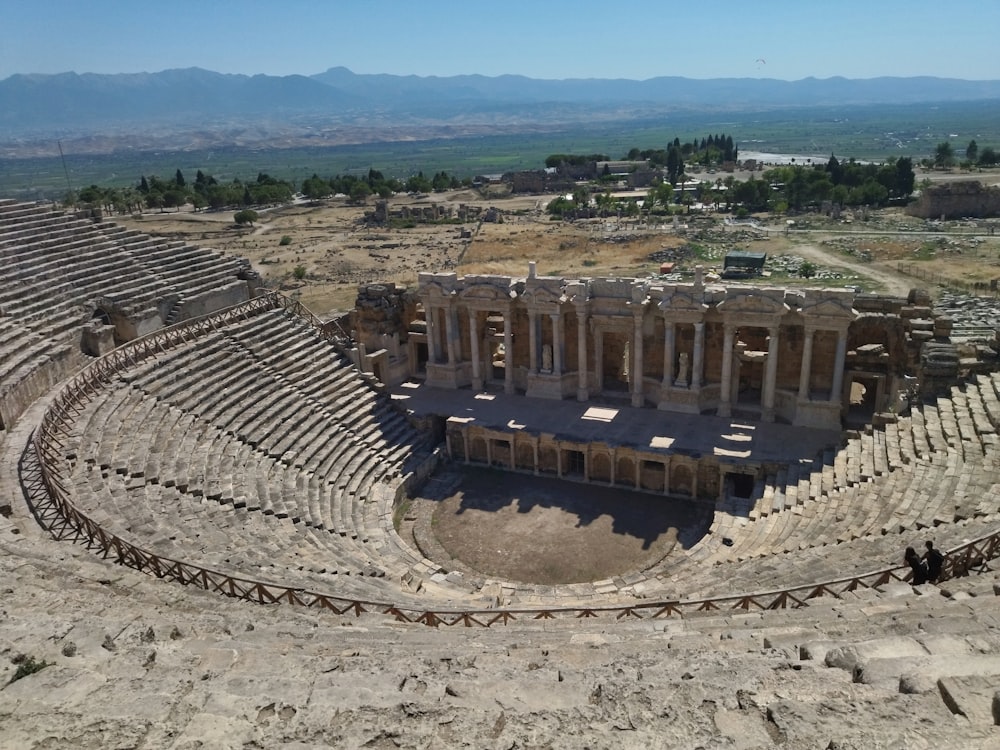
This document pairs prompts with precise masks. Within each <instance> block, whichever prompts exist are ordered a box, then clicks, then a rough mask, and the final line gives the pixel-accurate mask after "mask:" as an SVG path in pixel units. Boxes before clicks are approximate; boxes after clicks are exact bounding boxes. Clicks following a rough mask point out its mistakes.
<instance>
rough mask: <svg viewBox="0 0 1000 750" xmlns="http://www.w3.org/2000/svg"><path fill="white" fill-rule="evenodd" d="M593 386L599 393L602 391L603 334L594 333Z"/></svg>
mask: <svg viewBox="0 0 1000 750" xmlns="http://www.w3.org/2000/svg"><path fill="white" fill-rule="evenodd" d="M594 385H596V386H597V391H598V393H600V392H601V391H602V390H604V332H603V331H601V329H600V328H598V329H597V330H595V331H594Z"/></svg>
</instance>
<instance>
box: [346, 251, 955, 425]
mask: <svg viewBox="0 0 1000 750" xmlns="http://www.w3.org/2000/svg"><path fill="white" fill-rule="evenodd" d="M386 289H387V288H386V287H383V286H379V285H374V286H372V287H369V288H367V289H365V288H363V289H362V291H361V293H360V294H359V302H358V309H357V311H356V313H355V318H354V324H353V325H354V326H355V330H356V337H357V339H358V341H359V342H360V343H361V345H362V347H363V353H362V359H363V360H364V362H365V366H366V368H368V369H369V370H371V371H374V372H375V373H376V374H377V375H378V376H379V377H380V378H381V379H382V380H383V382H386V383H389V384H395V383H398V382H400V381H401V380H403V379H404V378H406V377H417V378H421V379H424V380H425V381H426V383H427V384H428V385H430V386H434V387H437V388H452V389H454V388H465V387H470V388H472V389H473V390H483V389H491V388H492V389H498V390H502V391H503V392H505V393H507V394H515V393H520V394H524V395H526V396H532V397H538V398H549V399H567V398H575V399H576V400H577V401H580V402H586V401H590V400H594V399H596V400H623V401H627V402H628V403H630V404H631V405H632V406H633V407H649V408H657V409H659V410H662V411H670V412H681V413H686V414H716V415H718V416H722V417H728V416H731V415H738V416H740V417H741V418H750V419H757V420H760V421H763V422H774V421H780V422H783V423H787V424H792V425H798V426H803V427H816V428H821V429H840V427H841V420H842V418H843V417H844V416H846V415H847V414H848V412H849V411H850V407H851V394H852V388H853V389H855V391H856V390H857V388H856V386H858V385H860V386H861V387H862V389H863V390H864V391H865V393H866V394H867V396H866V397H865V399H864V401H863V406H864V409H865V411H866V416H867V417H868V418H869V421H870V417H871V416H872V415H873V414H874V413H875V412H877V411H884V410H886V409H892V408H894V407H893V404H894V403H895V402H896V399H897V398H898V394H900V393H905V392H912V391H913V389H914V384H913V381H914V379H919V375H920V372H919V365H920V347H921V345H922V344H924V343H925V342H928V341H932V340H934V341H938V342H941V341H946V339H947V331H948V328H947V321H937V322H936V321H935V320H934V319H933V313H932V311H931V308H930V306H929V302H928V301H927V300H924V299H922V298H919V299H911V300H909V301H907V300H893V299H888V298H880V297H873V296H868V295H857V294H856V293H855V292H853V291H851V290H847V289H802V290H799V289H778V288H767V287H759V286H749V285H722V284H706V283H704V282H703V280H702V276H701V273H700V271H699V272H698V274H697V275H696V277H695V279H694V281H693V282H692V283H686V284H672V283H661V282H653V281H649V280H643V279H582V280H576V279H563V278H560V277H550V276H539V275H537V274H536V273H535V272H534V269H532V271H531V272H529V274H528V275H527V277H523V278H515V277H507V276H464V277H459V276H458V275H457V274H454V273H436V274H430V273H427V274H422V275H421V277H420V284H419V288H418V289H417V290H416V292H415V293H406V292H403V291H399V290H396V289H395V288H392V295H393V297H392V300H390V299H389V298H388V297H386V291H385V290H386ZM418 306H419V310H418ZM375 309H378V310H380V312H379V313H378V314H373V313H372V312H370V311H372V310H375ZM390 310H392V311H393V312H391V313H390V312H389V311H390ZM408 320H409V321H415V322H413V323H409V322H408ZM857 405H858V406H861V405H862V404H857Z"/></svg>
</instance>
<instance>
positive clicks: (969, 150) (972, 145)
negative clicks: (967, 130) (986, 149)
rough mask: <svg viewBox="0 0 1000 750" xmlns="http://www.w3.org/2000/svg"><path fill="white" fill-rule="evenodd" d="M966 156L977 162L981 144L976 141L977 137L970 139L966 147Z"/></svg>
mask: <svg viewBox="0 0 1000 750" xmlns="http://www.w3.org/2000/svg"><path fill="white" fill-rule="evenodd" d="M965 158H966V159H968V160H969V161H971V162H975V161H976V160H977V159H978V158H979V144H978V143H976V139H975V138H973V139H972V140H971V141H969V145H968V146H966V147H965Z"/></svg>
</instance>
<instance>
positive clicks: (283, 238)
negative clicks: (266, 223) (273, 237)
mask: <svg viewBox="0 0 1000 750" xmlns="http://www.w3.org/2000/svg"><path fill="white" fill-rule="evenodd" d="M278 244H279V245H280V246H281V247H284V246H285V245H291V244H292V238H291V237H290V236H289V235H287V234H283V235H281V241H280V242H279V243H278Z"/></svg>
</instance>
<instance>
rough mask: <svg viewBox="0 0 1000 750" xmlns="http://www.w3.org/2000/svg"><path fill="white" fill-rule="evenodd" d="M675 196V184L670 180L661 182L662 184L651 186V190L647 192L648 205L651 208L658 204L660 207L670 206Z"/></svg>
mask: <svg viewBox="0 0 1000 750" xmlns="http://www.w3.org/2000/svg"><path fill="white" fill-rule="evenodd" d="M673 197H674V188H673V185H671V184H670V183H669V182H661V183H660V184H658V185H654V186H653V187H651V188H650V189H649V192H648V193H646V207H647V208H648V209H649V210H653V209H654V208H656V207H657V206H659V207H660V208H668V207H669V206H670V201H671V200H672V199H673Z"/></svg>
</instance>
